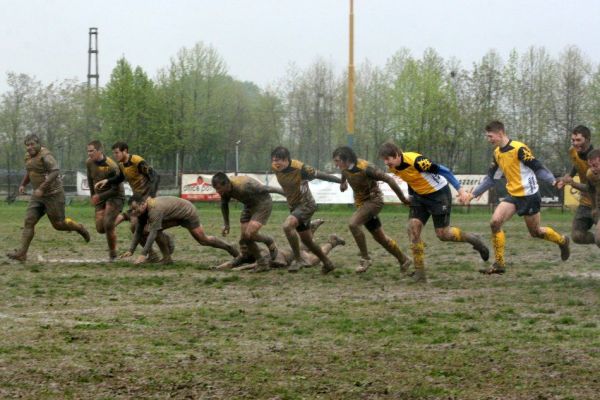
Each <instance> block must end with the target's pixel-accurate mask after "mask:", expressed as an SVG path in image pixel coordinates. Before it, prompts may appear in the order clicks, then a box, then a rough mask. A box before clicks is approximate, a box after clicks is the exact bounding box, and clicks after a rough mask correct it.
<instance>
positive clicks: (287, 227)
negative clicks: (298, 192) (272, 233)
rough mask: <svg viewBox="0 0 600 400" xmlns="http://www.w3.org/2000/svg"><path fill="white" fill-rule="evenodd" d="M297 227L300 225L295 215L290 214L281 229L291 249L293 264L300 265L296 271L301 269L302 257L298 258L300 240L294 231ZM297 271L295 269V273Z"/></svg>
mask: <svg viewBox="0 0 600 400" xmlns="http://www.w3.org/2000/svg"><path fill="white" fill-rule="evenodd" d="M298 225H300V221H298V218H297V217H296V216H295V215H293V214H290V215H288V217H287V218H286V219H285V221H284V222H283V226H282V228H283V232H284V233H285V237H286V238H287V241H288V243H289V244H290V247H291V248H292V252H293V253H294V262H295V263H299V264H300V266H299V267H298V269H300V268H301V267H302V257H301V256H300V238H299V237H298V232H297V231H296V228H297V227H298ZM298 269H296V271H298ZM296 271H293V272H296Z"/></svg>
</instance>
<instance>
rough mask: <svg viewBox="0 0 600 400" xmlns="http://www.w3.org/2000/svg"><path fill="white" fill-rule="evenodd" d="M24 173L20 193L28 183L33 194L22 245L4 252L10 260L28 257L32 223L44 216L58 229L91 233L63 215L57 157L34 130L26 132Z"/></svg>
mask: <svg viewBox="0 0 600 400" xmlns="http://www.w3.org/2000/svg"><path fill="white" fill-rule="evenodd" d="M24 143H25V148H26V150H27V154H26V155H25V176H24V177H23V180H22V181H21V185H20V186H19V194H25V187H26V186H27V185H28V184H29V183H31V186H32V187H33V194H32V196H31V199H30V200H29V204H28V206H27V211H26V212H25V222H24V226H23V232H22V233H21V248H20V249H18V250H14V251H12V252H10V253H7V254H6V255H7V257H8V258H11V259H13V260H18V261H25V260H27V251H28V250H29V245H30V244H31V241H32V240H33V236H34V234H35V225H36V224H37V223H38V221H39V220H40V219H41V218H42V217H43V216H44V214H47V215H48V219H49V220H50V223H51V224H52V227H53V228H54V229H56V230H58V231H75V232H77V233H78V234H80V235H81V237H82V238H83V239H84V240H85V241H86V242H89V241H90V234H89V233H88V231H87V229H85V227H84V226H83V225H82V224H79V223H77V222H75V221H74V220H73V219H71V218H65V192H64V190H63V185H62V179H61V177H60V171H59V167H58V163H57V162H56V159H55V158H54V156H53V155H52V153H50V151H49V150H48V149H47V148H45V147H43V146H42V144H41V141H40V138H39V137H38V136H37V135H35V134H30V135H27V136H25V140H24Z"/></svg>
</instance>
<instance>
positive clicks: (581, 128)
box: [571, 125, 592, 140]
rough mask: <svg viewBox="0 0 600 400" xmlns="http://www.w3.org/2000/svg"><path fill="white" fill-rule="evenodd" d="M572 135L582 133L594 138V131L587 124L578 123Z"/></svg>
mask: <svg viewBox="0 0 600 400" xmlns="http://www.w3.org/2000/svg"><path fill="white" fill-rule="evenodd" d="M571 134H572V135H581V136H583V137H584V138H586V139H587V140H592V132H590V129H589V128H588V127H587V126H583V125H577V126H576V127H575V128H573V131H572V132H571Z"/></svg>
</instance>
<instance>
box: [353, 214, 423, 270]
mask: <svg viewBox="0 0 600 400" xmlns="http://www.w3.org/2000/svg"><path fill="white" fill-rule="evenodd" d="M372 221H373V222H371V221H369V222H367V224H365V227H366V228H367V229H368V230H369V231H370V232H371V235H373V239H375V241H377V243H379V244H380V245H381V246H382V247H383V248H384V249H386V251H387V252H388V253H390V254H391V255H393V256H394V257H395V258H396V260H398V263H399V265H400V271H401V272H402V273H407V272H408V267H409V266H410V264H412V260H411V259H410V258H409V257H408V256H407V255H406V254H404V252H402V250H400V247H399V246H398V243H397V242H396V241H395V240H394V239H392V238H391V237H389V236H387V235H386V234H385V232H384V230H383V227H382V226H381V222H380V221H379V218H376V219H375V220H372ZM375 221H376V222H375Z"/></svg>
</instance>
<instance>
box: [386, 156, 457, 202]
mask: <svg viewBox="0 0 600 400" xmlns="http://www.w3.org/2000/svg"><path fill="white" fill-rule="evenodd" d="M401 157H402V161H401V163H400V165H398V166H397V167H390V168H389V171H390V172H391V173H393V174H395V175H397V176H399V177H400V178H402V179H403V180H404V181H405V182H406V183H407V184H408V189H409V192H410V193H411V194H412V193H416V194H419V195H428V194H431V193H435V192H437V191H438V190H440V189H443V188H444V187H445V186H447V185H448V181H447V180H446V178H445V177H444V176H442V175H441V174H440V173H439V172H440V168H439V166H438V165H437V164H434V163H433V162H431V160H429V159H428V158H427V157H425V156H423V155H421V154H419V153H414V152H403V153H402V155H401Z"/></svg>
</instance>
